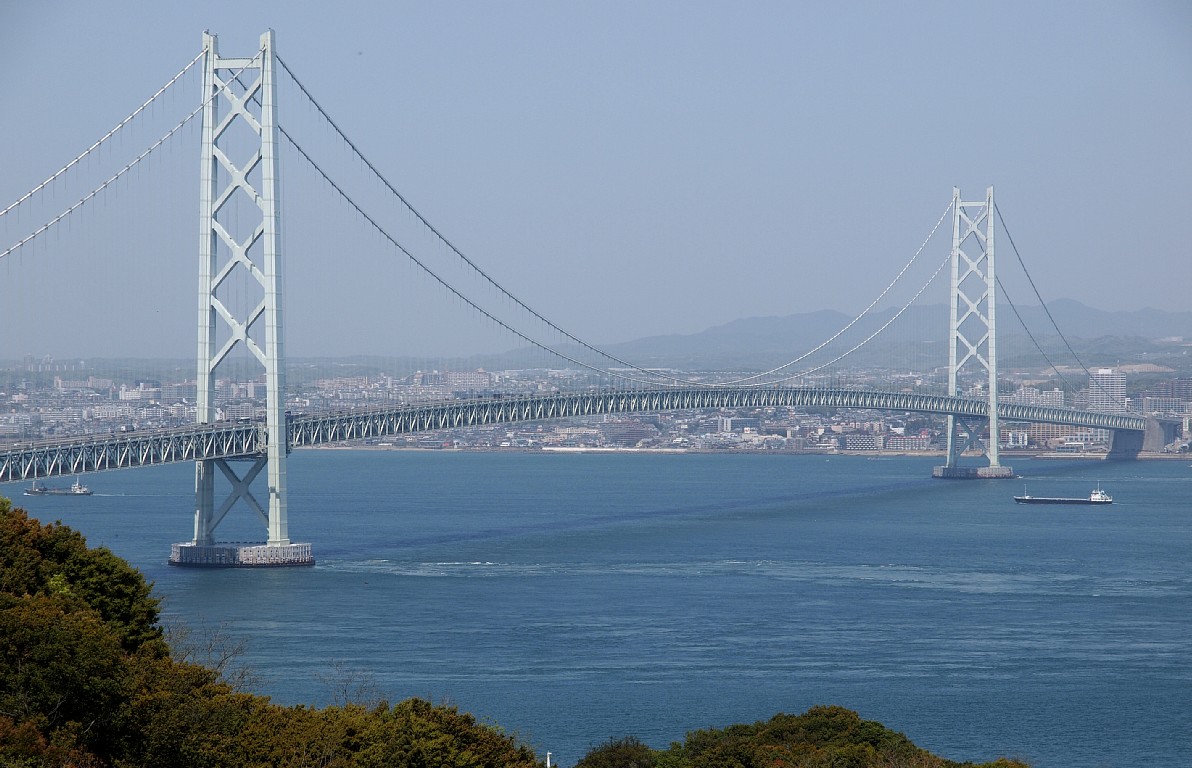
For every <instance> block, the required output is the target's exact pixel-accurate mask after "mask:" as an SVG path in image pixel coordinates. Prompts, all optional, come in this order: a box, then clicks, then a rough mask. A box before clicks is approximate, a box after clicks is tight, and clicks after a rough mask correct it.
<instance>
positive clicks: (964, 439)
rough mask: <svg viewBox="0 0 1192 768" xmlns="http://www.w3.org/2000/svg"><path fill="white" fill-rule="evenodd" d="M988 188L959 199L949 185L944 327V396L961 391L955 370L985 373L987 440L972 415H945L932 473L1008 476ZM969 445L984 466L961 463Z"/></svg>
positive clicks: (992, 235) (990, 204)
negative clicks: (943, 438) (942, 459)
mask: <svg viewBox="0 0 1192 768" xmlns="http://www.w3.org/2000/svg"><path fill="white" fill-rule="evenodd" d="M993 218H994V207H993V187H989V188H988V189H986V190H985V199H984V200H983V201H978V202H964V201H963V200H962V199H961V196H960V190H959V189H958V188H956V187H953V188H952V265H951V266H952V279H951V292H950V301H949V304H950V309H949V327H948V395H949V396H950V397H956V396H957V395H959V394H960V392H959V387H960V373H961V372H962V371H964V370H965V369H966V368H977V369H981V370H983V371H984V373H985V375H986V376H985V379H986V380H985V383H984V384H985V389H986V391H987V392H988V397H989V421H988V426H989V440H988V441H984V442H983V441H982V440H981V431H982V430H981V428H980V426H979V425H978V424H976V423H974V422H973V421H972V420H971V419H966V418H963V417H959V416H949V417H948V455H947V459H946V464H945V465H944V466H942V467H936V468H935V469H934V471H933V473H932V474H933V475H934V476H935V477H947V478H1007V477H1013V476H1014V471H1013V470H1012V469H1011V468H1010V467H1003V466H1002V465H1001V461H1000V458H999V456H998V438H999V434H1000V432H999V430H1000V427H999V425H998V383H997V269H996V262H995V259H994V227H993ZM969 448H978V449H980V450H981V451H982V452H983V453H984V454H985V456H986V457H987V458H988V459H989V465H988V466H986V467H963V466H960V457H961V456H962V455H963V454H964V452H965V451H966V450H968V449H969Z"/></svg>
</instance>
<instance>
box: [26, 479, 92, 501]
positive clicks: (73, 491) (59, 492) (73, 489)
mask: <svg viewBox="0 0 1192 768" xmlns="http://www.w3.org/2000/svg"><path fill="white" fill-rule="evenodd" d="M25 495H26V496H90V495H91V489H90V488H88V487H87V486H85V485H83V484H82V483H81V482H79V479H78V478H77V477H76V478H75V481H74V485H72V486H70V487H68V488H50V487H48V486H44V485H38V484H37V481H36V480H34V481H33V485H31V486H29V487H28V488H26V489H25Z"/></svg>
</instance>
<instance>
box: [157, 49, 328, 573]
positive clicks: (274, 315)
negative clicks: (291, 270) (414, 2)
mask: <svg viewBox="0 0 1192 768" xmlns="http://www.w3.org/2000/svg"><path fill="white" fill-rule="evenodd" d="M203 50H204V51H205V67H204V72H203V93H202V97H203V100H204V101H203V105H204V106H203V130H202V150H201V158H200V162H201V171H200V192H199V219H200V225H199V288H198V355H197V369H198V370H197V376H196V406H197V407H196V421H197V422H198V423H200V424H207V423H211V422H213V421H215V420H216V417H217V410H216V403H215V389H216V386H215V385H216V372H217V370H218V369H219V367H220V365H221V363H223V362H224V361H226V360H227V359H228V357H229V354H230V353H231V352H232V351H233V350H234V349H235V348H237V346H239V345H243V346H244V347H245V348H247V350H248V352H249V353H250V354H249V357H248V359H250V360H255V361H256V362H257V363H258V364H259V365H260V367H261V369H263V373H264V379H265V395H266V406H265V421H264V424H263V425H261V427H260V429H261V430H262V431H263V432H264V434H263V437H265V440H263V441H261V442H264V444H265V446H266V447H265V451H264V452H263V454H261V455H256V456H251V457H243V458H244V459H245V460H249V461H251V462H252V464H251V466H250V467H249V469H248V470H247V471H246V472H245V473H244V475H243V476H241V475H240V474H238V472H237V471H236V468H235V466H234V464H233V462H232V461H229V460H227V459H204V460H200V461H197V462H196V466H195V527H194V539H193V540H192V541H191V542H188V543H184V544H176V545H174V547H173V550H172V552H171V555H170V563H171V564H173V565H193V566H223V567H227V566H278V565H310V564H313V563H314V560H313V558H312V557H311V552H310V545H309V544H295V543H292V542H291V541H290V538H289V526H288V519H287V509H286V455H287V453H288V451H289V445H288V435H287V431H288V430H287V424H286V416H285V358H284V334H283V325H282V309H283V296H282V290H281V286H282V285H283V281H282V267H283V259H282V253H281V210H280V199H279V197H280V191H281V190H280V164H279V158H278V127H277V89H276V83H275V79H274V74H275V58H274V39H273V31H272V30H269V31H267V32H266V33H265V34H264V35H262V36H261V46H260V48H259V50H258V51H257V53H256V54H255V55H254V56H252V57H249V58H227V57H221V56H220V55H219V46H218V39H217V38H216V36H215V35H212V34H210V33H209V32H204V33H203ZM245 127H247V130H245ZM245 137H248V138H247V146H245V143H246V142H245ZM245 156H246V157H247V159H243V160H241V158H243V157H245ZM238 160H239V161H240V164H237V161H238ZM254 210H255V211H256V212H258V214H259V221H258V223H256V224H255V225H253V224H252V222H251V221H250V222H249V227H247V228H245V229H241V228H239V227H237V226H234V225H237V224H239V223H240V219H241V217H242V215H243V214H245V213H246V212H252V211H254ZM252 218H254V219H255V218H256V217H255V216H253V217H252ZM237 280H239V281H241V283H242V284H244V285H248V286H249V287H250V291H259V297H260V298H259V301H258V302H257V303H256V304H255V306H250V304H251V300H249V302H248V303H245V302H244V301H243V300H241V301H235V300H234V299H235V298H236V296H235V294H236V291H233V290H232V289H231V288H230V286H231V285H232V284H233V283H234V281H237ZM249 295H253V296H255V295H257V294H256V293H255V292H254V293H250V294H249ZM237 463H239V462H237ZM217 471H218V472H219V473H221V474H222V475H223V476H224V477H225V478H226V480H227V481H228V483H229V485H230V487H231V490H230V491H229V493H228V495H227V498H225V499H224V501H223V502H222V503H221V504H220V506H219V507H218V508H217V507H216V506H215V498H216V496H215V480H216V477H215V475H216V472H217ZM262 471H264V474H265V476H266V480H267V490H266V492H267V502H266V504H265V506H264V507H262V505H261V504H260V502H259V501H258V500H257V498H256V497H255V496H254V495H253V493H252V483H253V481H254V480H255V479H256V478H257V477H258V476H259V475H260V474H261V473H262ZM237 502H243V503H244V504H245V505H247V506H248V507H249V508H250V509H252V510H253V511H255V512H256V513H257V515H258V516H259V517H260V518H261V519H262V522H264V523H265V526H266V529H267V532H268V538H267V540H266V541H265V542H262V543H260V544H248V545H245V544H220V543H218V542H216V540H215V529H216V527H217V526H218V525H219V524H220V522H221V521H222V520H223V518H224V516H225V515H226V514H227V513H228V511H229V510H230V509H231V508H232V507H233V506H235V504H236V503H237Z"/></svg>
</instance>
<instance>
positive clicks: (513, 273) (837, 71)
mask: <svg viewBox="0 0 1192 768" xmlns="http://www.w3.org/2000/svg"><path fill="white" fill-rule="evenodd" d="M268 27H272V28H273V29H275V30H276V33H277V41H278V51H279V52H280V53H281V55H282V57H283V58H284V59H286V61H287V62H288V63H289V64H290V65H291V67H293V68H294V69H295V71H296V72H297V73H298V74H299V76H300V77H302V78H303V80H304V81H305V82H306V84H307V85H308V86H309V87H310V88H311V90H312V91H313V92H314V93H315V94H316V96H317V97H318V98H319V99H320V100H321V101H322V102H323V104H324V105H325V106H326V107H327V109H328V110H329V111H330V112H331V113H332V114H333V116H334V117H335V119H336V120H337V121H339V122H340V124H341V125H342V126H343V127H344V128H345V130H347V131H348V133H350V134H351V135H352V137H353V139H354V140H355V141H356V142H357V143H358V144H359V145H360V146H361V148H362V149H363V150H364V151H365V152H366V153H367V154H369V156H370V157H371V158H372V159H373V160H374V162H376V163H377V164H378V165H379V166H380V167H381V168H382V169H384V170H385V172H386V173H387V174H388V175H389V177H390V179H391V180H392V181H393V182H394V183H395V184H396V185H397V186H398V187H399V188H400V189H401V190H402V191H403V192H404V193H405V194H407V195H408V196H409V197H410V198H411V199H412V201H413V202H414V203H415V204H416V205H419V206H420V207H421V208H422V209H423V211H424V212H425V213H426V214H427V215H428V216H429V217H430V218H431V220H432V221H434V222H435V223H436V225H437V226H439V227H440V228H441V229H443V230H444V231H445V232H446V233H447V234H448V236H450V237H451V238H453V240H455V242H456V243H457V244H459V245H461V246H462V247H463V248H464V250H465V251H466V252H468V253H469V254H470V255H471V256H473V257H474V258H475V259H476V260H477V261H479V262H480V263H481V264H483V265H484V266H485V267H486V268H488V269H490V270H491V271H492V273H493V274H494V275H495V276H496V277H497V278H498V279H500V280H502V281H503V282H504V283H505V284H506V285H508V286H509V287H510V288H512V289H514V290H515V292H517V293H518V294H519V295H521V296H522V297H523V298H525V299H526V300H527V301H528V302H529V303H530V304H532V305H534V306H536V307H538V308H540V309H541V310H542V311H543V312H544V313H546V314H548V315H549V316H551V317H553V318H557V320H558V322H560V324H562V325H564V326H565V327H568V328H570V329H573V330H574V331H575V332H577V333H579V334H580V335H581V336H584V337H586V338H589V339H591V340H593V341H594V342H597V343H607V342H615V341H623V340H627V339H632V338H637V337H640V336H645V335H653V334H660V333H689V332H695V331H698V330H701V329H703V328H706V327H708V326H710V325H714V324H719V323H722V322H725V321H728V320H732V319H734V318H739V317H748V316H759V315H786V314H791V313H794V312H798V311H804V310H809V309H821V308H833V309H840V310H844V311H856V310H858V309H860V308H861V307H863V306H864V305H865V303H867V301H868V299H869V298H870V297H871V296H872V295H873V294H874V293H875V292H876V291H877V290H880V288H881V287H882V286H883V285H884V284H885V282H886V281H887V279H888V278H889V277H890V276H891V275H893V273H894V272H895V271H896V270H897V267H898V266H899V265H901V264H902V262H903V261H905V259H906V258H907V257H908V256H909V254H910V253H912V252H913V251H914V249H915V248H917V247H918V245H919V243H920V242H921V241H922V239H923V237H925V236H926V234H927V232H928V231H929V230H930V228H931V226H932V224H934V222H935V220H936V219H937V218H938V216H939V215H940V213H942V211H943V209H944V207H945V206H946V204H947V202H948V200H949V198H950V195H951V189H952V187H953V186H954V185H958V186H960V187H961V188H962V190H963V191H964V192H965V197H966V198H978V197H980V196H982V195H983V191H984V188H985V187H986V186H987V185H989V184H993V185H995V186H996V188H997V197H998V203H999V206H1000V208H1001V210H1002V212H1003V214H1004V215H1005V216H1006V219H1007V222H1008V223H1009V224H1010V227H1011V231H1012V234H1013V236H1014V239H1015V241H1016V242H1017V244H1018V246H1019V248H1020V249H1021V250H1022V251H1023V255H1024V256H1025V257H1026V258H1027V260H1028V262H1029V263H1030V264H1031V266H1032V268H1033V271H1034V273H1035V276H1036V279H1037V280H1038V282H1039V284H1040V288H1041V289H1042V290H1043V293H1044V298H1046V299H1054V298H1063V297H1070V298H1075V299H1079V300H1081V301H1083V302H1085V303H1087V304H1091V305H1094V306H1099V307H1104V308H1109V309H1138V308H1142V307H1148V306H1149V307H1156V308H1161V309H1167V310H1180V309H1186V308H1187V306H1188V300H1189V293H1190V289H1192V238H1189V236H1188V233H1187V231H1186V230H1187V225H1188V221H1189V213H1188V211H1189V206H1190V204H1192V3H1188V2H1186V1H1184V0H1172V1H1171V2H1162V1H1158V0H1156V1H1154V2H1120V3H1109V2H999V3H979V4H978V3H956V2H912V3H885V2H843V3H799V2H754V3H728V2H724V3H708V2H644V3H643V2H598V3H597V2H593V3H586V4H580V3H559V2H492V3H441V2H435V3H431V2H421V3H402V2H367V3H351V2H346V3H328V2H317V3H300V2H256V3H242V2H223V1H222V0H214V1H212V2H201V3H174V2H161V1H160V0H155V1H154V2H101V3H91V2H54V1H53V0H41V1H39V2H24V1H23V0H0V92H2V93H3V94H4V113H5V119H4V120H2V121H0V143H2V145H3V146H4V147H5V159H4V161H3V162H2V163H0V207H2V205H6V204H7V203H8V202H10V201H11V200H13V199H15V198H16V197H17V196H19V195H20V194H21V193H23V192H24V191H26V190H27V189H29V188H30V187H32V186H33V184H35V183H36V182H37V181H39V180H40V179H42V178H44V177H45V176H46V175H47V174H48V173H50V172H52V171H53V170H55V169H56V168H57V167H58V166H60V165H61V164H62V163H64V162H65V161H66V160H68V159H70V158H71V157H73V156H74V155H75V154H77V153H78V152H79V151H81V150H82V149H83V148H85V147H86V146H87V145H89V144H90V143H91V142H92V141H94V140H95V139H96V138H98V137H99V136H100V135H101V134H103V133H104V132H105V131H107V130H108V129H109V128H110V127H112V125H114V124H115V123H116V122H117V121H118V120H119V119H120V118H122V117H123V116H124V115H125V114H127V113H128V112H129V111H131V109H132V108H134V107H135V106H136V105H138V104H139V103H140V102H141V101H142V100H144V99H145V98H147V97H148V95H149V94H151V93H152V92H153V91H154V90H155V89H156V88H157V87H158V86H160V85H161V84H162V83H163V82H165V80H166V79H167V78H168V77H169V76H171V75H172V74H173V73H174V72H176V71H177V70H178V69H180V68H181V67H182V66H183V65H184V64H185V63H186V62H187V61H189V60H190V59H191V58H192V57H193V56H194V55H195V54H197V53H198V50H199V47H200V34H201V32H202V31H203V30H204V29H205V28H209V29H210V30H211V31H213V32H216V33H218V34H219V36H220V48H221V52H222V53H223V54H224V55H237V54H251V53H252V52H253V51H255V49H256V47H257V39H258V37H259V35H260V34H261V32H262V31H264V30H265V29H266V28H268ZM284 120H285V117H284V107H283V121H284ZM188 162H189V161H188ZM186 205H187V206H189V205H191V203H189V202H187V203H186ZM194 226H195V227H196V228H197V224H195V225H194ZM191 231H192V232H193V231H196V230H191ZM1003 242H1004V241H1003ZM3 245H7V244H3ZM0 249H2V248H0ZM1000 253H1001V251H1000V250H999V254H1000ZM1006 256H1007V257H1008V256H1009V253H1008V249H1007V252H1006ZM188 258H189V257H188ZM1003 258H1005V257H1003ZM191 263H193V262H191ZM185 296H186V297H187V300H188V301H189V300H190V297H192V296H193V287H190V286H188V287H187V288H186V292H185ZM944 300H945V297H944V296H941V297H940V302H941V303H942V302H943V301H944ZM614 308H617V311H616V312H611V310H613V309H614ZM178 311H179V312H180V313H183V314H185V315H186V318H187V320H186V324H187V325H186V327H187V328H188V329H189V328H190V327H191V320H190V318H191V317H193V310H189V309H185V310H184V309H179V310H178ZM188 332H189V331H188ZM941 335H942V334H941ZM182 352H183V353H186V352H188V350H183V351H182Z"/></svg>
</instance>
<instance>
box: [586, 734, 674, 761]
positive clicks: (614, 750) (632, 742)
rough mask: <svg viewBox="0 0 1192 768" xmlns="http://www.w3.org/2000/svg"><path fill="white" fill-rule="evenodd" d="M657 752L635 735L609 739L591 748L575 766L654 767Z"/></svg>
mask: <svg viewBox="0 0 1192 768" xmlns="http://www.w3.org/2000/svg"><path fill="white" fill-rule="evenodd" d="M657 764H658V753H657V752H655V751H654V750H652V749H650V748H649V747H648V746H646V745H645V744H643V743H642V742H640V741H638V739H637V737H635V736H626V737H624V738H621V739H609V740H608V741H606V742H605V743H603V744H601V745H600V746H598V747H595V748H594V749H592V750H591V751H590V752H588V754H586V755H584V757H583V759H582V760H580V761H579V762H578V763H576V764H575V768H655V766H656V765H657Z"/></svg>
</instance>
